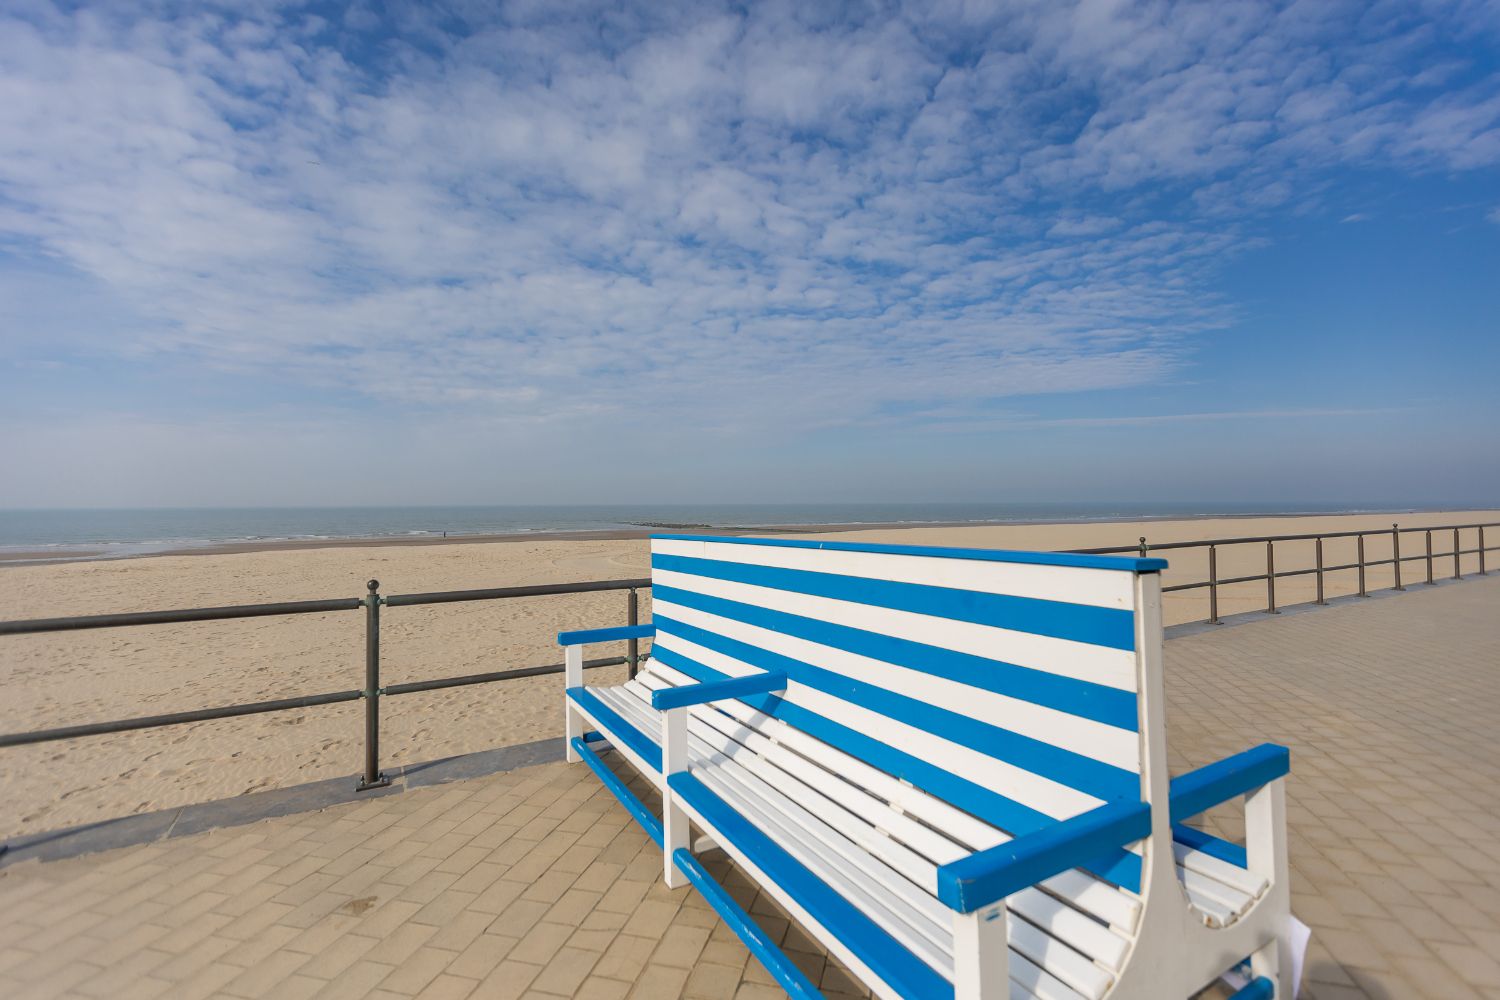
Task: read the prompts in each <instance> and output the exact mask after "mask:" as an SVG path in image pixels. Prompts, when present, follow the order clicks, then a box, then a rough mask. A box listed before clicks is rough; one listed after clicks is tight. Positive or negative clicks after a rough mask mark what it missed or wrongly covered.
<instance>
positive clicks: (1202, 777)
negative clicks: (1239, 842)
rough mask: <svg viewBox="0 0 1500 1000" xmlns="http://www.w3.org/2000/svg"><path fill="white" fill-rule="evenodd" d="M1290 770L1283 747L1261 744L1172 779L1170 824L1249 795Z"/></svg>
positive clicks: (1288, 755) (1288, 756)
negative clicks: (1248, 793) (1246, 794)
mask: <svg viewBox="0 0 1500 1000" xmlns="http://www.w3.org/2000/svg"><path fill="white" fill-rule="evenodd" d="M1291 766H1292V763H1291V752H1290V751H1289V750H1287V748H1286V747H1283V746H1277V745H1276V744H1275V743H1262V744H1261V745H1260V746H1258V747H1252V748H1251V749H1249V750H1245V751H1243V752H1242V753H1237V754H1235V755H1234V756H1233V757H1225V758H1224V759H1223V760H1221V761H1217V762H1215V763H1213V764H1209V765H1207V766H1206V767H1200V768H1198V770H1196V771H1190V772H1188V773H1187V774H1184V775H1183V776H1182V777H1180V778H1173V779H1172V783H1171V790H1170V794H1171V809H1172V822H1173V823H1181V822H1182V821H1183V820H1185V819H1192V818H1193V817H1194V816H1197V815H1198V814H1200V813H1204V812H1207V811H1208V810H1210V809H1212V808H1213V807H1214V806H1216V805H1219V804H1220V803H1222V802H1228V801H1229V800H1230V799H1232V798H1235V797H1237V796H1240V795H1244V794H1245V793H1247V792H1252V791H1254V790H1255V789H1257V788H1259V787H1260V786H1262V785H1265V784H1268V783H1270V782H1272V781H1275V780H1276V779H1277V778H1280V777H1282V776H1284V775H1285V774H1286V773H1287V772H1288V771H1289V770H1291Z"/></svg>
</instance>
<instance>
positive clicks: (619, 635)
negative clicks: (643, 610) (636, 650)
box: [557, 622, 656, 646]
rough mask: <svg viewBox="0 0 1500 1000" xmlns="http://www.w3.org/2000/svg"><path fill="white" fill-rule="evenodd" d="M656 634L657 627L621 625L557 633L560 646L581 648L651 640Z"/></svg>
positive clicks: (649, 625)
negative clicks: (591, 643)
mask: <svg viewBox="0 0 1500 1000" xmlns="http://www.w3.org/2000/svg"><path fill="white" fill-rule="evenodd" d="M655 634H656V626H655V625H652V624H650V623H649V622H648V623H647V624H645V625H619V626H616V627H614V628H586V629H581V630H579V631H577V632H559V633H557V644H558V645H559V646H581V645H584V644H585V643H590V642H614V641H615V640H617V639H649V638H651V637H652V636H653V635H655Z"/></svg>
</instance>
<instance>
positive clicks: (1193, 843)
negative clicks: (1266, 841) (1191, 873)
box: [1172, 823, 1250, 870]
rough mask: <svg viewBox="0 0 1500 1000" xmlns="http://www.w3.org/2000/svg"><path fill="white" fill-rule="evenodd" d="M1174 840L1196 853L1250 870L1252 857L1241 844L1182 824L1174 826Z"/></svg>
mask: <svg viewBox="0 0 1500 1000" xmlns="http://www.w3.org/2000/svg"><path fill="white" fill-rule="evenodd" d="M1172 839H1173V840H1175V841H1177V842H1178V843H1179V844H1181V845H1182V846H1184V847H1190V848H1192V849H1193V850H1195V851H1202V852H1203V853H1204V854H1207V855H1208V856H1209V857H1211V858H1218V859H1219V860H1220V861H1227V862H1228V863H1229V864H1231V865H1234V866H1235V867H1236V868H1244V869H1247V870H1248V869H1249V867H1250V857H1249V855H1247V854H1246V853H1245V849H1244V848H1243V847H1241V846H1240V845H1239V844H1235V843H1232V842H1230V841H1228V840H1224V839H1222V838H1220V837H1215V836H1214V835H1213V834H1211V833H1204V832H1203V831H1202V830H1198V829H1195V828H1194V827H1191V826H1186V825H1184V824H1182V823H1174V824H1173V825H1172Z"/></svg>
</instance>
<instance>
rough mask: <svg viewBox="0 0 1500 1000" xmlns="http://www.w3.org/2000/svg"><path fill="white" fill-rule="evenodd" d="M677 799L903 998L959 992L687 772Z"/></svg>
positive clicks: (677, 779)
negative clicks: (680, 799)
mask: <svg viewBox="0 0 1500 1000" xmlns="http://www.w3.org/2000/svg"><path fill="white" fill-rule="evenodd" d="M667 785H668V786H669V787H670V788H671V789H672V793H673V794H674V795H680V796H682V801H683V802H685V803H686V804H687V805H689V806H690V807H692V809H693V810H694V811H695V812H697V813H698V814H699V815H700V816H702V817H703V819H704V821H705V822H706V823H707V824H708V825H709V826H710V827H712V828H713V833H714V835H715V836H717V837H722V838H723V840H724V842H725V843H728V844H732V845H734V847H735V848H736V849H737V850H739V851H741V852H742V853H743V854H744V855H745V857H746V858H748V859H749V860H750V861H751V862H752V863H753V864H754V865H755V866H756V867H757V868H759V869H760V870H761V871H762V872H764V873H765V875H766V877H767V878H769V879H771V880H772V881H773V882H775V883H776V885H777V886H778V887H780V888H781V889H782V890H784V891H785V892H786V894H787V895H789V896H790V897H791V898H792V899H794V900H796V902H797V905H798V906H800V907H802V909H804V910H806V911H807V913H808V915H809V916H811V917H812V918H813V919H814V920H816V921H817V922H818V923H819V924H821V925H823V926H824V927H825V928H827V929H828V931H829V933H831V934H832V935H833V936H834V937H835V938H836V939H837V940H838V941H840V942H842V943H843V944H844V945H845V946H846V947H847V948H848V949H849V950H850V951H852V952H854V954H855V955H857V956H858V957H859V960H860V961H862V962H863V963H864V964H865V965H867V966H869V968H870V971H871V972H873V973H875V975H877V976H879V977H880V978H881V979H882V980H883V981H884V982H886V983H887V984H888V985H890V987H891V988H892V989H894V990H895V991H896V993H897V994H898V995H900V996H903V997H923V998H926V997H952V996H953V986H952V984H950V983H949V982H948V981H947V980H946V979H944V978H943V977H942V976H940V975H939V974H938V973H937V972H935V971H934V970H933V969H932V967H931V966H929V965H928V964H927V963H926V962H923V961H922V960H921V959H919V958H917V957H916V956H915V955H913V954H912V953H911V952H910V951H908V950H907V948H906V946H905V945H903V944H902V943H901V942H900V941H897V940H896V939H895V938H893V937H891V935H890V934H888V933H886V931H885V929H884V928H882V927H881V926H880V925H879V924H877V923H875V921H873V920H871V919H870V918H869V917H867V916H865V914H864V913H863V912H862V911H861V910H860V909H859V908H858V907H856V906H855V905H854V904H853V903H851V902H849V901H848V900H847V899H845V898H844V897H843V896H842V895H841V894H840V893H839V892H838V891H836V890H835V889H833V888H832V887H831V886H829V885H828V883H826V882H824V881H823V880H822V879H820V878H818V877H817V876H816V875H814V874H813V873H812V872H810V871H808V870H807V868H806V867H805V866H803V864H802V863H801V862H800V861H798V860H797V859H796V858H794V857H792V856H791V855H790V854H788V853H787V852H786V851H785V850H784V849H783V848H782V847H781V845H780V844H777V843H776V842H775V841H774V840H772V839H771V838H770V837H768V836H766V835H765V834H764V833H762V832H761V831H760V829H759V828H757V827H756V826H755V825H754V824H753V823H750V822H748V821H747V820H746V819H745V818H744V817H743V816H741V815H740V814H739V813H738V812H736V811H735V810H734V809H732V808H730V807H729V806H728V805H726V804H725V803H724V801H723V800H722V799H720V798H719V797H718V796H717V795H715V794H714V793H713V792H711V791H709V790H708V788H707V787H705V786H704V785H703V783H702V782H700V781H699V780H698V779H697V778H694V777H693V776H692V775H691V774H690V773H688V772H686V771H682V772H679V773H677V774H674V775H671V776H670V777H668V778H667Z"/></svg>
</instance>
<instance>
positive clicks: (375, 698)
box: [354, 580, 391, 792]
mask: <svg viewBox="0 0 1500 1000" xmlns="http://www.w3.org/2000/svg"><path fill="white" fill-rule="evenodd" d="M365 586H367V587H368V588H369V590H370V593H369V596H367V597H366V598H365V773H364V776H363V777H361V778H360V780H359V784H357V785H355V786H354V789H355V791H359V792H363V791H365V790H366V789H370V788H384V787H385V786H386V785H389V784H390V783H391V779H390V778H387V777H386V776H385V775H384V774H382V773H381V772H380V581H379V580H371V581H370V582H369V583H368V584H366V585H365Z"/></svg>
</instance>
